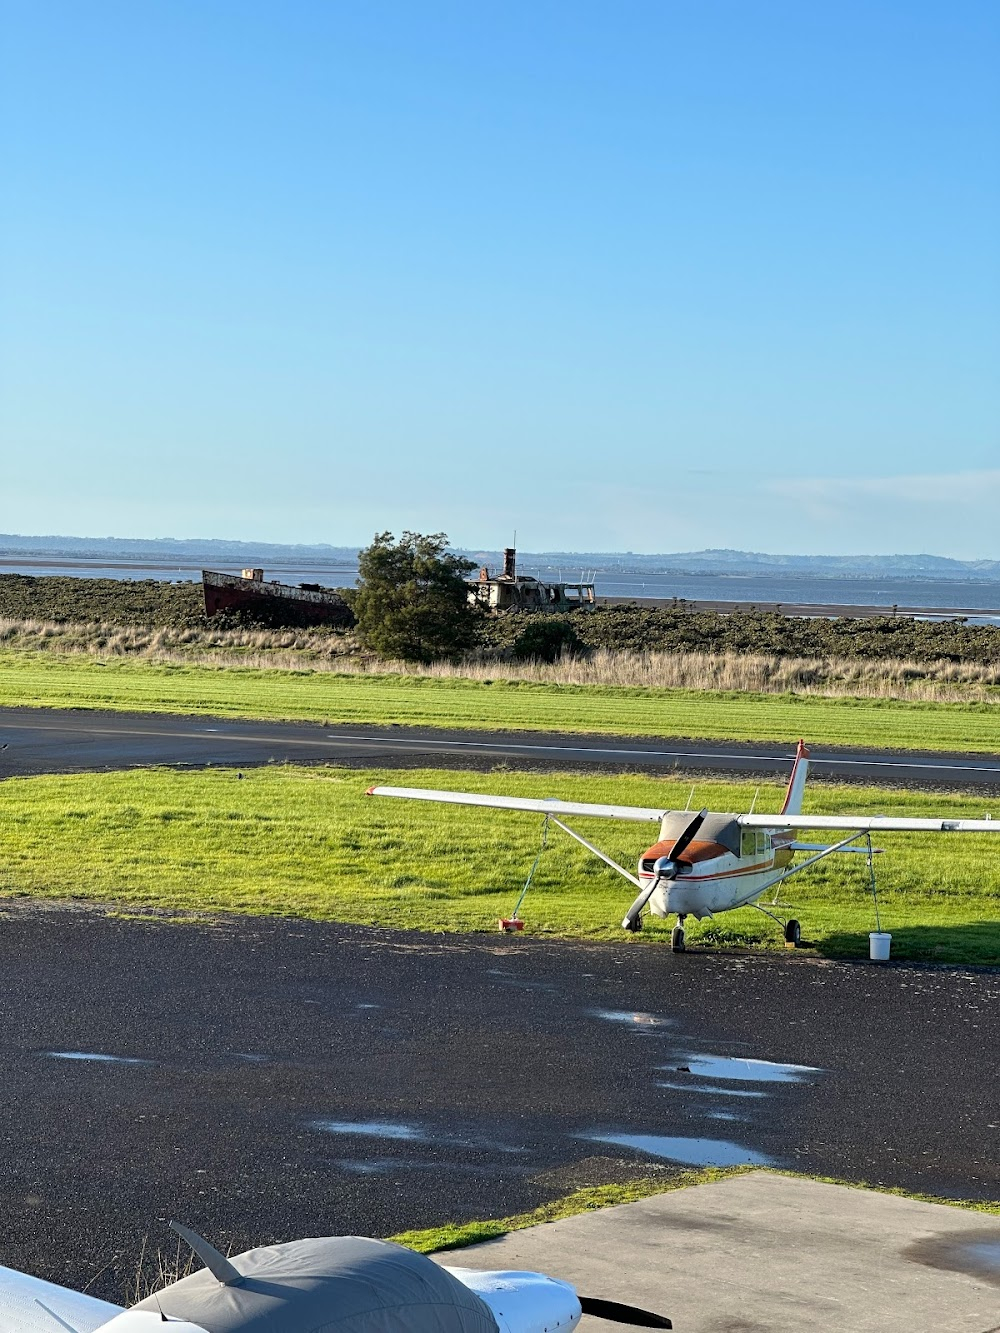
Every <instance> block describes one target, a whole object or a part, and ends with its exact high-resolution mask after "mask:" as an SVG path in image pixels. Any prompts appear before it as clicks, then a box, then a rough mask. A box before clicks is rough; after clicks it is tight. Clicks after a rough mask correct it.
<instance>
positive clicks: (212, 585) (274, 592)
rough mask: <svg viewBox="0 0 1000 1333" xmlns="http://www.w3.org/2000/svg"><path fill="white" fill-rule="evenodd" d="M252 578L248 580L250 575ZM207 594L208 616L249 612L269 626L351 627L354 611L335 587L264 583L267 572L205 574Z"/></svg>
mask: <svg viewBox="0 0 1000 1333" xmlns="http://www.w3.org/2000/svg"><path fill="white" fill-rule="evenodd" d="M248 575H249V576H250V577H247V576H248ZM201 583H202V590H203V592H204V595H205V615H206V616H216V615H219V614H220V612H223V611H245V612H248V613H249V614H250V615H253V616H257V617H259V618H260V619H261V620H265V621H266V622H267V623H269V624H274V625H280V624H288V625H351V624H353V622H354V617H353V615H352V614H351V609H350V607H349V606H348V605H347V603H346V602H345V601H344V599H343V597H341V595H340V593H338V592H336V591H334V589H333V588H321V587H319V586H318V585H308V584H307V585H300V586H299V587H297V588H296V587H294V586H293V585H292V584H290V583H279V582H278V580H277V579H274V580H272V581H271V582H269V583H265V582H264V577H263V570H259V569H254V570H247V571H245V573H244V575H243V576H240V575H239V574H219V573H216V572H215V571H214V570H211V569H203V570H202V573H201Z"/></svg>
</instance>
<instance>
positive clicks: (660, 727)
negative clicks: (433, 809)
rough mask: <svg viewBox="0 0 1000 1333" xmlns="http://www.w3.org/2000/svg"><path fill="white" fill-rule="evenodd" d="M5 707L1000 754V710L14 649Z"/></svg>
mask: <svg viewBox="0 0 1000 1333" xmlns="http://www.w3.org/2000/svg"><path fill="white" fill-rule="evenodd" d="M0 701H2V702H3V703H4V704H6V705H22V706H28V707H40V708H108V709H119V710H126V711H134V712H158V713H182V714H201V715H205V714H209V715H212V716H218V717H249V718H274V719H289V720H296V721H306V720H309V721H316V722H324V721H326V722H330V723H351V724H356V725H385V724H388V723H399V724H402V725H408V726H436V727H459V728H499V729H504V730H514V731H528V730H536V731H544V730H550V731H566V732H594V733H605V734H607V733H611V734H621V735H632V736H675V737H688V738H692V739H717V740H734V741H741V740H743V741H774V742H784V743H788V742H793V741H795V740H797V739H798V737H800V736H805V737H806V738H807V739H808V740H810V741H813V742H815V743H817V744H822V745H843V746H875V747H882V748H886V749H900V750H907V749H928V750H956V751H965V750H969V751H980V752H990V751H993V750H996V749H997V747H998V745H1000V705H998V704H995V703H982V702H981V703H931V702H917V701H907V700H887V699H856V698H826V697H821V696H813V695H808V696H801V695H795V694H786V695H782V694H753V693H747V692H735V691H699V690H670V689H653V688H641V687H622V686H600V685H554V684H549V683H537V682H524V681H511V680H492V681H491V680H469V679H465V678H461V677H452V678H444V679H437V678H432V677H413V676H405V675H394V674H389V675H384V676H375V675H362V676H359V675H353V674H345V675H340V674H336V673H332V672H329V671H323V672H313V671H310V670H306V671H288V670H282V671H277V670H261V669H257V668H232V667H229V668H213V667H209V666H179V665H162V664H160V665H158V664H152V663H147V662H135V661H130V660H128V659H110V660H109V661H107V663H105V664H103V665H102V664H101V663H100V662H97V661H95V660H93V659H92V658H90V657H87V656H71V655H66V656H64V655H51V656H50V655H47V654H44V653H37V654H24V655H21V654H4V655H0Z"/></svg>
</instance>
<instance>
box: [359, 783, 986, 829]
mask: <svg viewBox="0 0 1000 1333" xmlns="http://www.w3.org/2000/svg"><path fill="white" fill-rule="evenodd" d="M367 795H369V796H402V797H403V798H404V799H406V800H410V801H443V802H445V804H447V805H485V806H488V807H489V808H490V809H493V810H528V811H530V812H531V813H533V814H537V815H587V816H593V817H594V818H596V819H635V820H657V821H659V820H661V819H662V818H663V815H664V813H665V812H664V811H663V810H662V809H657V810H651V809H647V808H645V807H644V806H640V805H588V804H587V803H586V802H584V801H557V800H551V799H550V800H542V801H539V800H531V799H530V798H529V797H526V796H524V797H522V796H489V795H483V794H481V793H479V792H468V791H432V790H430V788H427V787H369V788H368V792H367ZM998 827H1000V825H998Z"/></svg>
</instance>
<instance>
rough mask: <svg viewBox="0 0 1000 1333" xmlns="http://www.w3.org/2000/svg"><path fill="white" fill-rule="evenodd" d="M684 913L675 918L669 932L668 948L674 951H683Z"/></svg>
mask: <svg viewBox="0 0 1000 1333" xmlns="http://www.w3.org/2000/svg"><path fill="white" fill-rule="evenodd" d="M684 915H685V914H684V913H683V912H682V913H681V914H680V915H679V916H678V918H677V925H676V926H674V928H673V930H672V931H671V932H670V948H671V949H672V950H673V952H674V953H683V952H684Z"/></svg>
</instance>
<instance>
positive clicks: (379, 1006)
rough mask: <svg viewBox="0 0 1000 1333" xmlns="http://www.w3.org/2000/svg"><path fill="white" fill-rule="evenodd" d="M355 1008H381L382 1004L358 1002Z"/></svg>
mask: <svg viewBox="0 0 1000 1333" xmlns="http://www.w3.org/2000/svg"><path fill="white" fill-rule="evenodd" d="M354 1007H355V1009H381V1008H382V1006H381V1005H380V1004H356V1005H355V1006H354Z"/></svg>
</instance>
